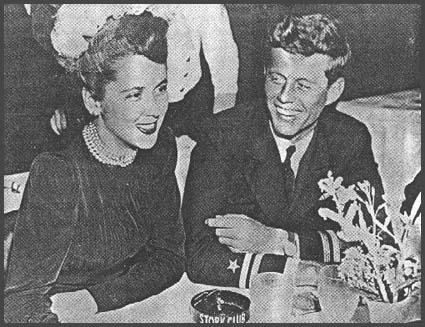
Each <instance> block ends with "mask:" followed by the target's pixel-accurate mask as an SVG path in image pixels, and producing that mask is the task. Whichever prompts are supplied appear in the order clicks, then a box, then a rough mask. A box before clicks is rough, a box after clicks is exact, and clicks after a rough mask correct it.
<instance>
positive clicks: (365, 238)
mask: <svg viewBox="0 0 425 327" xmlns="http://www.w3.org/2000/svg"><path fill="white" fill-rule="evenodd" d="M342 182H343V179H342V177H338V178H336V179H335V178H334V177H333V175H332V172H331V171H329V173H328V176H327V178H324V179H322V180H320V181H319V183H318V185H319V188H320V190H321V192H322V197H321V199H327V198H331V199H332V200H333V202H334V203H335V206H336V211H334V210H331V209H328V208H320V209H319V215H320V216H321V217H322V218H323V219H325V220H326V219H331V220H333V221H335V222H337V223H338V224H339V225H340V227H341V230H340V231H339V232H338V233H337V235H338V237H339V238H340V239H341V240H343V241H345V242H349V243H351V244H357V245H353V246H351V247H349V248H348V249H346V250H345V251H344V254H345V256H344V258H343V259H342V262H341V264H340V266H339V274H340V277H341V278H342V279H344V280H345V281H346V282H347V283H348V284H349V285H350V286H351V287H354V288H356V289H358V290H359V291H360V293H362V294H363V295H365V296H366V297H368V298H371V299H374V300H379V301H383V302H397V301H399V300H400V299H401V297H403V296H405V295H406V292H408V290H411V289H413V288H414V287H416V286H417V285H418V284H419V283H418V282H419V281H420V279H421V268H420V267H421V266H420V226H418V225H416V224H415V223H414V220H413V219H412V218H411V217H408V216H407V215H403V216H402V215H401V214H400V215H395V214H391V215H388V214H387V212H388V211H389V210H388V206H387V204H386V202H385V201H384V202H383V203H380V204H379V205H377V203H376V201H377V200H376V199H375V188H374V187H373V186H371V185H370V183H369V182H368V181H363V182H358V183H356V184H355V185H349V186H348V187H345V186H343V185H342ZM383 199H384V200H385V197H384V196H383ZM366 215H367V216H368V219H366ZM397 219H398V221H397ZM366 221H371V223H369V224H367V223H366ZM396 226H399V228H397V229H395V230H394V231H393V230H392V227H394V228H396ZM352 242H354V243H352ZM391 244H392V245H391Z"/></svg>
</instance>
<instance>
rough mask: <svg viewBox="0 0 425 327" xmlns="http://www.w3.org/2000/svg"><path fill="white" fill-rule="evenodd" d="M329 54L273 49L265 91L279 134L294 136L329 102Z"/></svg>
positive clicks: (314, 119) (311, 121)
mask: <svg viewBox="0 0 425 327" xmlns="http://www.w3.org/2000/svg"><path fill="white" fill-rule="evenodd" d="M329 60H330V58H329V57H328V56H326V55H322V54H314V55H312V56H310V57H305V56H303V55H294V54H291V53H289V52H287V51H285V50H283V49H281V48H272V49H271V64H270V66H269V67H268V68H267V69H266V81H265V93H266V98H267V107H268V109H269V111H270V114H271V119H272V124H273V128H274V130H275V132H276V133H277V134H278V135H282V136H286V137H292V136H295V135H297V134H298V133H299V132H301V131H302V130H304V128H306V127H308V126H309V125H310V124H312V123H313V122H315V121H316V120H317V118H318V117H319V115H320V113H321V112H322V111H323V108H324V107H325V105H326V104H327V103H326V102H327V98H328V79H327V77H326V75H325V71H326V69H327V67H328V64H329Z"/></svg>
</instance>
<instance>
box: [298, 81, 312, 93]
mask: <svg viewBox="0 0 425 327" xmlns="http://www.w3.org/2000/svg"><path fill="white" fill-rule="evenodd" d="M297 86H298V88H299V89H300V90H302V91H307V90H310V89H311V86H310V85H307V84H304V83H298V84H297Z"/></svg>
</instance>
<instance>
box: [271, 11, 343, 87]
mask: <svg viewBox="0 0 425 327" xmlns="http://www.w3.org/2000/svg"><path fill="white" fill-rule="evenodd" d="M271 48H282V49H283V50H285V51H287V52H289V53H292V54H301V55H303V56H306V57H308V56H311V55H313V54H315V53H319V54H324V55H327V56H329V57H330V58H331V61H330V64H329V67H328V69H327V71H326V72H325V74H326V77H327V78H328V83H329V85H331V84H332V83H333V82H335V81H336V80H337V79H338V78H339V77H341V76H342V70H343V68H344V66H345V64H346V62H347V60H348V59H349V57H350V55H351V51H350V46H349V45H348V43H347V41H346V40H345V38H344V37H343V36H342V35H341V34H340V31H339V29H338V27H337V21H336V20H332V19H330V18H329V17H327V16H325V15H322V14H315V15H306V16H301V17H298V16H286V17H285V18H284V19H283V20H282V21H281V22H279V23H278V24H276V25H275V26H274V27H273V28H272V29H271V30H270V31H269V37H268V42H267V45H266V51H267V52H268V54H267V55H266V58H267V59H266V60H267V62H266V65H269V64H270V50H271Z"/></svg>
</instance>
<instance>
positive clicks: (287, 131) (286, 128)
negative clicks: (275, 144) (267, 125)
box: [272, 122, 299, 138]
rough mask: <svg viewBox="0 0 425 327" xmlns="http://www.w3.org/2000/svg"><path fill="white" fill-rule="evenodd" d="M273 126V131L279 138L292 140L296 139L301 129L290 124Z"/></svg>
mask: <svg viewBox="0 0 425 327" xmlns="http://www.w3.org/2000/svg"><path fill="white" fill-rule="evenodd" d="M272 126H273V131H274V132H275V134H276V135H277V136H279V137H284V138H292V137H294V136H295V135H296V134H297V133H298V130H299V128H297V127H295V126H293V125H292V124H288V123H281V122H279V123H277V124H276V123H275V122H273V123H272Z"/></svg>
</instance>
